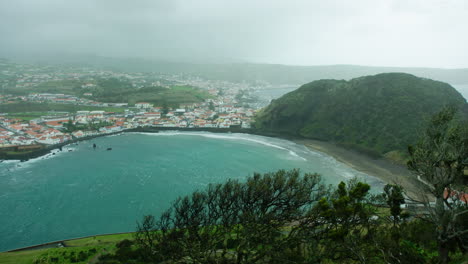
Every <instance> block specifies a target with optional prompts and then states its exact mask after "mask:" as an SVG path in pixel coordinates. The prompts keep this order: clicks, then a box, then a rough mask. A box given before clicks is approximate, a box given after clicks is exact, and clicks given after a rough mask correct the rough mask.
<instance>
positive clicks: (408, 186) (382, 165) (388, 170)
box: [294, 139, 421, 198]
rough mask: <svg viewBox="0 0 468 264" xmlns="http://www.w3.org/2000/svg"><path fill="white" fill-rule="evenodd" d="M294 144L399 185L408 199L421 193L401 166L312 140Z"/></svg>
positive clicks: (410, 175)
mask: <svg viewBox="0 0 468 264" xmlns="http://www.w3.org/2000/svg"><path fill="white" fill-rule="evenodd" d="M294 142H296V143H298V144H302V145H305V146H306V147H308V148H310V149H312V150H315V151H320V152H322V153H325V154H327V155H329V156H332V157H334V158H335V159H336V160H338V161H340V162H342V163H345V164H346V165H348V166H350V167H352V168H354V169H356V170H358V171H361V172H364V173H366V174H369V175H372V176H375V177H377V178H379V179H381V180H382V181H383V182H385V183H391V184H399V185H401V186H403V187H404V189H405V190H406V193H407V194H408V195H409V196H410V197H413V198H416V197H417V196H419V194H420V192H421V191H420V190H419V188H418V186H417V185H418V182H417V180H415V177H414V175H412V174H411V172H410V171H409V170H408V169H407V168H406V167H405V166H403V165H401V164H396V163H393V162H391V161H390V160H387V159H383V158H380V159H373V158H371V157H369V156H367V155H364V154H361V153H359V152H356V151H353V150H349V149H345V148H343V147H340V146H337V145H335V144H333V143H329V142H324V141H318V140H312V139H296V140H294Z"/></svg>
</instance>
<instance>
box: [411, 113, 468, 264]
mask: <svg viewBox="0 0 468 264" xmlns="http://www.w3.org/2000/svg"><path fill="white" fill-rule="evenodd" d="M409 155H410V160H409V162H408V168H409V169H410V170H411V171H412V172H413V173H414V174H415V175H416V177H417V178H418V180H419V181H420V182H421V184H420V186H421V189H422V193H424V194H426V193H429V194H430V195H428V196H426V195H424V196H421V197H419V201H420V202H422V203H423V204H424V206H425V208H426V210H427V212H428V214H427V216H426V218H425V219H427V220H428V221H430V222H431V223H433V224H434V226H436V230H435V232H436V233H437V243H438V252H439V262H440V263H448V261H449V251H450V248H451V246H452V245H454V244H457V245H458V247H459V248H460V250H461V251H462V252H467V250H468V245H467V244H466V242H465V241H466V240H467V234H468V229H467V224H466V223H468V207H467V202H468V201H467V200H466V196H465V195H464V188H466V186H464V181H466V179H465V177H466V176H465V175H464V168H465V167H466V166H467V161H468V124H467V123H466V122H463V121H460V120H458V119H457V118H456V110H455V109H453V108H447V109H444V110H443V111H441V112H440V113H438V114H436V115H434V116H433V117H432V119H431V121H430V123H429V126H428V127H427V129H426V131H425V133H424V134H423V135H422V137H421V139H420V141H419V142H418V143H417V144H416V145H414V146H410V147H409ZM434 199H435V204H433V203H432V202H431V201H432V200H434Z"/></svg>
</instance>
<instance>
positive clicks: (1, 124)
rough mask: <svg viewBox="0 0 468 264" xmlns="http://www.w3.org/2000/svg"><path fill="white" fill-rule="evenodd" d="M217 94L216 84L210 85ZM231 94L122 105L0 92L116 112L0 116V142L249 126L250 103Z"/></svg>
mask: <svg viewBox="0 0 468 264" xmlns="http://www.w3.org/2000/svg"><path fill="white" fill-rule="evenodd" d="M209 92H210V93H211V94H217V93H218V90H217V89H210V90H209ZM234 96H235V95H234V94H233V93H230V92H226V93H225V94H224V95H223V96H218V97H216V98H215V99H208V100H206V101H204V102H202V103H190V104H181V105H180V107H179V108H166V109H164V108H163V107H160V106H153V105H152V104H151V103H148V102H138V103H136V104H135V105H134V106H133V107H128V105H127V104H108V103H99V102H94V101H91V100H87V99H82V98H77V97H75V96H70V95H65V94H30V95H28V96H19V97H14V96H2V97H1V98H0V101H2V102H3V103H8V102H9V101H10V100H21V101H24V102H37V101H39V102H47V101H53V102H55V103H64V104H76V105H83V106H89V105H93V106H114V107H121V108H124V109H122V110H124V111H122V112H105V111H102V110H96V111H85V110H83V111H77V112H76V113H66V112H63V113H60V112H56V113H50V115H44V116H41V117H38V118H36V119H32V120H29V121H28V122H27V121H24V120H21V119H18V118H9V116H8V115H5V114H4V115H1V116H0V147H11V146H25V145H34V144H47V145H51V144H59V143H64V142H67V141H69V140H71V139H74V138H81V137H87V136H96V135H105V134H109V133H115V132H119V131H123V130H125V129H132V128H138V127H166V128H167V127H169V128H174V129H177V128H232V127H238V128H250V123H251V121H252V120H251V119H252V117H253V115H254V113H255V110H254V109H252V108H246V107H239V106H235V105H237V101H236V100H235V98H234Z"/></svg>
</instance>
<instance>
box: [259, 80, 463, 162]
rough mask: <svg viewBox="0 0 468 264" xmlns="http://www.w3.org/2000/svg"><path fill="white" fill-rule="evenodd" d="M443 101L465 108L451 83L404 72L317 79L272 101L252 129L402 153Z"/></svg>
mask: <svg viewBox="0 0 468 264" xmlns="http://www.w3.org/2000/svg"><path fill="white" fill-rule="evenodd" d="M447 105H453V106H457V107H459V108H462V109H466V107H467V103H466V100H465V99H464V98H463V97H462V96H461V95H460V93H458V92H457V91H456V90H455V89H454V88H453V87H452V86H450V85H449V84H446V83H443V82H439V81H433V80H430V79H425V78H419V77H416V76H414V75H410V74H406V73H384V74H378V75H374V76H365V77H359V78H355V79H352V80H350V81H345V80H319V81H314V82H311V83H308V84H305V85H303V86H301V87H300V88H299V89H297V90H295V91H293V92H290V93H288V94H286V95H284V96H282V97H281V98H279V99H277V100H273V101H272V102H271V104H270V105H269V106H267V107H266V108H265V109H263V110H262V111H261V112H260V113H259V114H258V115H257V117H256V120H255V127H256V128H257V129H258V130H259V131H265V132H275V133H280V134H288V135H294V136H302V137H305V138H312V139H319V140H325V141H333V142H336V143H340V144H343V145H346V146H350V147H352V148H355V149H358V150H363V151H368V152H374V153H378V154H381V155H385V154H389V153H392V152H395V151H396V152H398V153H400V154H402V153H405V152H406V148H407V146H408V145H409V144H414V143H415V141H416V140H417V138H418V135H419V132H420V131H421V129H422V128H423V127H424V125H425V122H426V121H427V120H428V118H429V117H430V116H431V115H432V114H434V113H435V112H438V111H440V110H441V109H442V108H443V107H444V106H447Z"/></svg>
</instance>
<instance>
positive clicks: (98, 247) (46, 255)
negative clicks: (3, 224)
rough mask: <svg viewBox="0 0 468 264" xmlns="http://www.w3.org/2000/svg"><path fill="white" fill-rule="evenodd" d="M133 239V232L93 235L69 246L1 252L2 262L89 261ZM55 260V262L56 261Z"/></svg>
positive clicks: (15, 263)
mask: <svg viewBox="0 0 468 264" xmlns="http://www.w3.org/2000/svg"><path fill="white" fill-rule="evenodd" d="M124 239H133V233H127V234H115V235H102V236H93V237H87V238H81V239H73V240H68V241H65V244H66V246H67V247H64V248H49V249H39V250H27V251H19V252H4V253H0V263H2V264H31V263H38V264H39V263H64V264H68V263H88V261H89V260H91V259H92V258H93V257H95V256H96V255H98V254H100V253H102V252H104V251H105V252H112V251H114V250H115V244H116V243H117V242H119V241H121V240H124ZM54 261H55V262H54Z"/></svg>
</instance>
